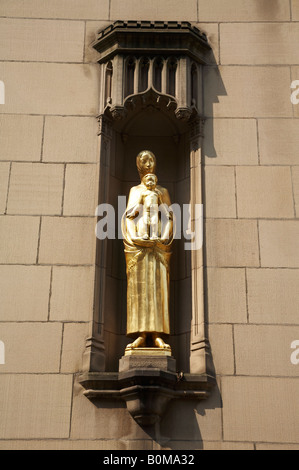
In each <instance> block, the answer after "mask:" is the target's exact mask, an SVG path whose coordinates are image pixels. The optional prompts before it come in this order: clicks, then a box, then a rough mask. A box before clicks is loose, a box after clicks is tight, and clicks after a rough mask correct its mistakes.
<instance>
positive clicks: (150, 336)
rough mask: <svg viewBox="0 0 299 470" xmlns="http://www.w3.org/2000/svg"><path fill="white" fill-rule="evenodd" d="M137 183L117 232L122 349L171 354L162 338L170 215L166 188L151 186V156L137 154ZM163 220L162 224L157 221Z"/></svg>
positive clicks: (153, 177)
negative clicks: (123, 288) (122, 272)
mask: <svg viewBox="0 0 299 470" xmlns="http://www.w3.org/2000/svg"><path fill="white" fill-rule="evenodd" d="M137 168H138V172H139V175H140V179H141V184H139V185H138V186H134V187H132V188H131V190H130V194H129V200H128V205H127V209H126V212H125V214H124V217H123V224H122V231H123V237H124V245H125V256H126V264H127V335H128V336H130V337H132V338H133V339H134V341H133V343H131V344H129V345H128V346H127V347H126V352H127V351H132V350H134V349H137V348H146V347H151V348H152V347H154V348H159V349H160V350H161V349H163V350H165V351H167V352H169V351H171V349H170V346H169V345H168V344H166V343H165V342H164V340H163V339H162V336H164V335H169V334H170V327H169V262H170V257H171V244H172V241H173V213H172V211H171V209H170V205H171V202H170V197H169V194H168V191H167V189H165V188H162V187H161V186H159V185H157V176H156V175H155V170H156V158H155V156H154V154H153V153H152V152H150V151H149V150H144V151H142V152H140V153H139V154H138V156H137ZM163 218H164V223H163Z"/></svg>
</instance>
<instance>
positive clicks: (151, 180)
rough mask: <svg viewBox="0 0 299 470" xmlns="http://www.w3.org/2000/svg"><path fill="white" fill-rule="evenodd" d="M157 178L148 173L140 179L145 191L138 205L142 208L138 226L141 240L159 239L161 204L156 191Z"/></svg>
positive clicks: (159, 196)
mask: <svg viewBox="0 0 299 470" xmlns="http://www.w3.org/2000/svg"><path fill="white" fill-rule="evenodd" d="M157 182H158V178H157V176H156V175H154V174H152V173H148V174H147V175H145V176H144V177H143V178H142V183H143V184H144V185H145V187H146V190H145V191H144V192H143V193H142V195H141V201H140V204H142V206H143V218H142V223H141V224H140V228H141V234H142V239H143V240H149V239H151V240H157V239H158V238H159V209H158V208H159V205H160V204H162V200H161V193H160V191H158V190H157V189H156V186H157Z"/></svg>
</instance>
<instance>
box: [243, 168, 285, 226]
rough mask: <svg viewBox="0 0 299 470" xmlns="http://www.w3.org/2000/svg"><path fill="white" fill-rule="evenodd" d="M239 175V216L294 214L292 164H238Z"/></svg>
mask: <svg viewBox="0 0 299 470" xmlns="http://www.w3.org/2000/svg"><path fill="white" fill-rule="evenodd" d="M236 178H237V207H238V216H239V217H247V218H250V217H253V218H277V219H280V218H293V217H294V203H293V194H292V180H291V172H290V168H289V167H267V166H255V167H238V168H237V169H236Z"/></svg>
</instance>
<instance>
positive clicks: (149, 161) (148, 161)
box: [139, 153, 155, 173]
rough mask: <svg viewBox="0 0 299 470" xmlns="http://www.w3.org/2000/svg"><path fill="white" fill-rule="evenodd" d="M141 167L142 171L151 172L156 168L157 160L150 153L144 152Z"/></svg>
mask: <svg viewBox="0 0 299 470" xmlns="http://www.w3.org/2000/svg"><path fill="white" fill-rule="evenodd" d="M139 167H140V171H141V172H142V173H151V172H152V171H153V170H154V168H155V160H154V158H153V156H152V155H151V154H150V153H144V154H142V155H141V156H140V158H139Z"/></svg>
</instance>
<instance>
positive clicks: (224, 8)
mask: <svg viewBox="0 0 299 470" xmlns="http://www.w3.org/2000/svg"><path fill="white" fill-rule="evenodd" d="M295 1H297V0H295ZM198 15H199V19H200V20H201V21H221V22H229V23H230V22H233V21H242V22H246V21H288V20H289V19H290V4H289V1H288V0H278V1H276V2H275V4H273V1H272V0H250V2H248V1H247V0H211V1H209V2H207V1H206V0H198Z"/></svg>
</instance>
